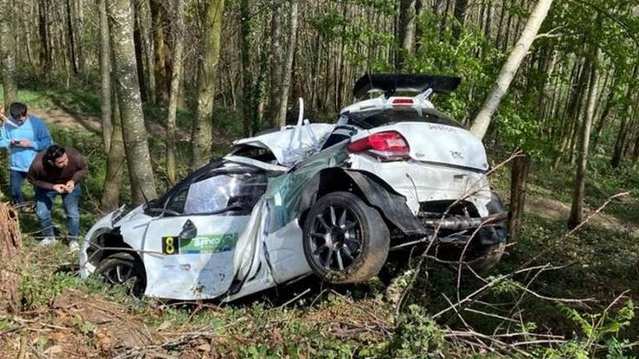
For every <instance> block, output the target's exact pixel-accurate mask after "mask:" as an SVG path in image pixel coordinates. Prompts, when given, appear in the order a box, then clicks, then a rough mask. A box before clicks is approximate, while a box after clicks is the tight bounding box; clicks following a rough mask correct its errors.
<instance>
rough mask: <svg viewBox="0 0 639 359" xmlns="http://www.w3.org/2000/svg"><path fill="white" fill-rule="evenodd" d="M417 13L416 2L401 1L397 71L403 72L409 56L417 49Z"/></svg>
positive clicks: (413, 0)
mask: <svg viewBox="0 0 639 359" xmlns="http://www.w3.org/2000/svg"><path fill="white" fill-rule="evenodd" d="M416 13H417V9H416V0H401V1H400V2H399V24H398V25H399V26H398V29H397V39H398V42H399V44H398V45H399V49H398V51H397V53H396V56H395V69H396V70H398V71H399V70H401V69H402V68H403V66H404V61H405V58H406V56H407V55H409V54H412V53H413V49H414V48H415V16H416Z"/></svg>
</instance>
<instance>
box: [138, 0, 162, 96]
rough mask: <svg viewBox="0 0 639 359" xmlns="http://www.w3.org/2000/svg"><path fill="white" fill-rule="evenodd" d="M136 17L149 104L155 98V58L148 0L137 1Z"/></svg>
mask: <svg viewBox="0 0 639 359" xmlns="http://www.w3.org/2000/svg"><path fill="white" fill-rule="evenodd" d="M137 10H138V11H137V13H136V16H137V17H138V20H139V24H138V26H139V27H140V41H141V42H142V49H143V51H142V52H143V55H142V57H143V58H144V65H145V66H143V67H144V68H145V73H144V76H143V77H144V78H145V80H146V81H148V82H146V83H145V86H146V92H147V94H148V99H150V101H151V102H153V101H155V99H156V98H157V96H156V93H155V86H156V84H155V58H154V56H155V55H154V50H153V40H152V39H153V34H152V29H153V25H152V24H153V20H152V19H151V4H150V3H149V0H139V5H138V7H137Z"/></svg>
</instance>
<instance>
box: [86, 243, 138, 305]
mask: <svg viewBox="0 0 639 359" xmlns="http://www.w3.org/2000/svg"><path fill="white" fill-rule="evenodd" d="M95 272H96V273H97V274H99V275H100V276H101V277H102V278H103V279H104V280H105V281H106V282H107V283H108V284H110V285H124V286H125V287H126V289H127V292H128V293H129V294H132V295H134V296H136V297H140V296H142V295H143V294H144V290H145V289H146V275H145V272H144V265H143V264H142V263H141V262H140V260H139V259H137V258H136V257H134V256H133V255H132V254H130V253H124V252H120V253H114V254H111V255H109V256H108V257H106V258H104V259H103V260H102V261H100V263H99V264H98V266H97V268H96V270H95Z"/></svg>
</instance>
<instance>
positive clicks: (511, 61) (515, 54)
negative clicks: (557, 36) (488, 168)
mask: <svg viewBox="0 0 639 359" xmlns="http://www.w3.org/2000/svg"><path fill="white" fill-rule="evenodd" d="M551 4H552V0H539V2H538V3H537V5H536V6H535V8H534V9H533V12H532V14H530V17H529V18H528V21H527V22H526V27H525V28H524V31H523V32H522V34H521V37H520V38H519V41H517V44H516V45H515V48H514V49H513V50H512V52H511V53H510V55H509V56H508V59H507V60H506V63H505V64H504V66H503V67H502V68H501V71H500V72H499V76H498V77H497V81H496V82H495V84H494V85H493V88H492V89H491V91H490V94H489V95H488V97H487V98H486V101H485V102H484V104H483V105H482V108H481V110H480V111H479V113H478V114H477V116H476V117H475V120H474V121H473V125H472V127H471V129H470V130H471V132H472V133H473V134H475V135H476V136H477V137H479V138H483V137H484V135H485V134H486V131H487V130H488V125H490V119H491V117H492V115H493V114H494V113H495V111H496V110H497V107H499V104H500V102H501V99H502V98H503V97H504V95H505V94H506V91H508V87H509V86H510V83H511V82H512V80H513V77H514V76H515V73H516V72H517V69H519V65H521V62H522V60H523V59H524V57H525V56H526V53H527V52H528V49H529V48H530V45H532V42H533V41H534V39H535V36H537V32H539V28H540V27H541V24H542V22H543V21H544V19H545V18H546V15H547V14H548V9H550V5H551Z"/></svg>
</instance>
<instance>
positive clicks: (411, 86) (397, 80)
mask: <svg viewBox="0 0 639 359" xmlns="http://www.w3.org/2000/svg"><path fill="white" fill-rule="evenodd" d="M460 82H461V78H460V77H454V76H431V75H395V74H364V76H362V77H360V78H359V79H358V80H357V81H355V87H353V96H355V98H360V97H362V96H364V95H366V94H367V93H369V92H371V91H374V90H377V91H383V92H384V93H385V94H386V96H387V97H388V96H390V95H392V94H394V93H395V92H397V91H410V92H424V91H426V90H428V89H432V91H433V92H435V93H450V92H453V91H455V89H456V88H457V86H459V83H460Z"/></svg>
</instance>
